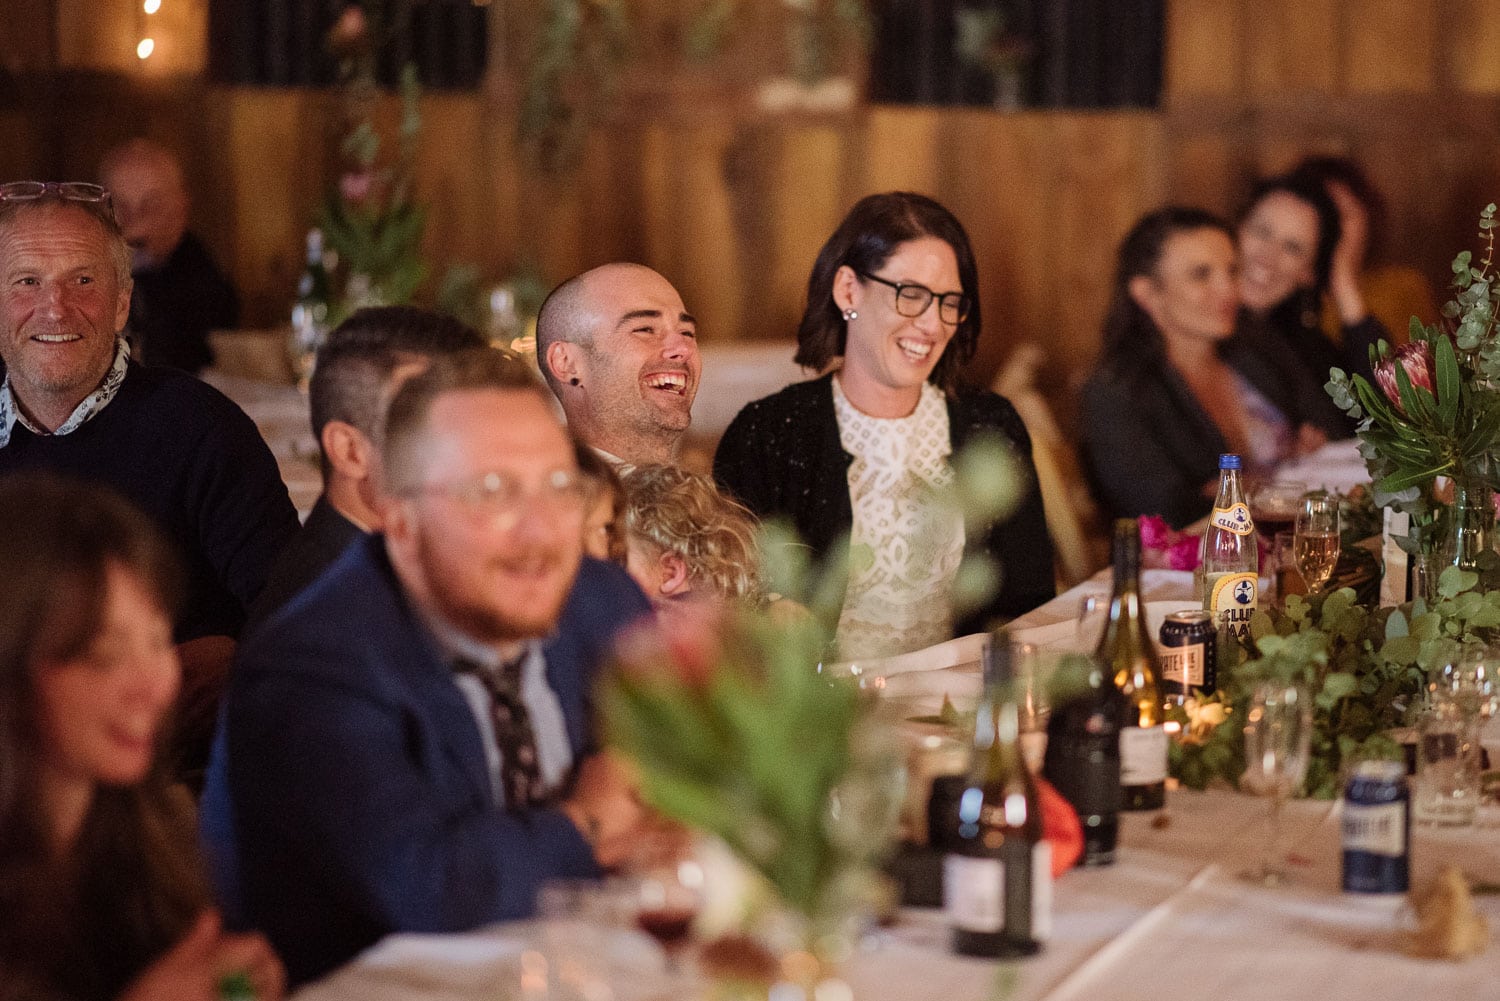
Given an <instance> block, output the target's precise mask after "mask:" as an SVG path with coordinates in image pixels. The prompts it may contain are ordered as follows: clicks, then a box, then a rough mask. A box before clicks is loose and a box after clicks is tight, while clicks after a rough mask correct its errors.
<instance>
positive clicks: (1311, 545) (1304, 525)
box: [1292, 490, 1339, 594]
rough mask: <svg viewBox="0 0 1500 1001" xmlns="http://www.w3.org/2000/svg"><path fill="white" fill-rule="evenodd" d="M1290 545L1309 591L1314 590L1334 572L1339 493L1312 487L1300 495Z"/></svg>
mask: <svg viewBox="0 0 1500 1001" xmlns="http://www.w3.org/2000/svg"><path fill="white" fill-rule="evenodd" d="M1292 546H1293V549H1294V551H1295V552H1296V554H1297V569H1298V570H1300V571H1301V572H1302V579H1303V581H1305V582H1306V583H1307V590H1308V593H1309V594H1317V593H1318V592H1319V591H1321V590H1322V589H1323V586H1324V585H1325V584H1327V583H1328V578H1330V577H1332V576H1333V568H1334V567H1335V566H1337V565H1338V562H1339V495H1338V494H1336V493H1329V492H1327V491H1326V490H1312V491H1309V492H1308V493H1305V494H1303V495H1302V504H1301V506H1300V507H1298V509H1297V530H1296V536H1295V537H1294V539H1293V541H1292Z"/></svg>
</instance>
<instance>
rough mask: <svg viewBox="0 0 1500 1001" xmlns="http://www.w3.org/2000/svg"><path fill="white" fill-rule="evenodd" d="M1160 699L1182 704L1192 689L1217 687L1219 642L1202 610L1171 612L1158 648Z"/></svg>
mask: <svg viewBox="0 0 1500 1001" xmlns="http://www.w3.org/2000/svg"><path fill="white" fill-rule="evenodd" d="M1158 652H1159V665H1160V667H1159V669H1158V671H1157V675H1158V677H1160V679H1161V689H1162V698H1163V699H1165V700H1166V701H1169V702H1182V701H1183V700H1184V699H1186V698H1187V697H1188V696H1190V695H1192V694H1193V692H1194V690H1197V689H1201V690H1203V691H1205V692H1212V691H1214V689H1215V688H1217V687H1218V643H1217V632H1216V630H1215V629H1214V621H1213V616H1212V615H1210V614H1209V613H1208V612H1207V611H1205V610H1203V609H1201V608H1195V609H1187V610H1186V611H1181V612H1172V613H1170V614H1169V615H1168V616H1167V618H1166V621H1164V622H1163V623H1162V624H1161V643H1160V644H1159V646H1158Z"/></svg>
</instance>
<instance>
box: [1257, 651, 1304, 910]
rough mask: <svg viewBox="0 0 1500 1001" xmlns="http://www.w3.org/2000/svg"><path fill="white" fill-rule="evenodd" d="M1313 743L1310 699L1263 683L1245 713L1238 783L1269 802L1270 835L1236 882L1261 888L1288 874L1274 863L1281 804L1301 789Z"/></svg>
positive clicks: (1288, 686)
mask: <svg viewBox="0 0 1500 1001" xmlns="http://www.w3.org/2000/svg"><path fill="white" fill-rule="evenodd" d="M1311 740H1312V700H1311V699H1310V698H1309V697H1308V695H1307V691H1306V690H1305V689H1304V688H1302V686H1300V685H1298V684H1295V683H1293V682H1289V681H1263V682H1261V683H1260V684H1259V685H1257V686H1256V687H1255V693H1254V694H1253V695H1252V696H1251V698H1250V706H1249V709H1248V711H1247V712H1246V714H1245V774H1244V775H1243V776H1242V777H1241V778H1240V785H1241V786H1242V787H1244V788H1246V789H1248V790H1249V791H1250V792H1252V793H1254V794H1256V795H1257V796H1266V797H1269V798H1270V800H1271V812H1270V828H1271V830H1270V835H1269V836H1268V837H1267V839H1266V843H1265V847H1264V851H1263V853H1262V855H1261V862H1260V866H1259V868H1257V869H1251V870H1248V871H1246V872H1242V873H1241V874H1240V878H1241V879H1244V880H1247V881H1249V882H1251V883H1258V884H1260V885H1261V886H1280V885H1281V884H1283V883H1285V882H1286V881H1287V874H1286V873H1285V872H1283V871H1282V870H1281V869H1280V867H1279V866H1278V865H1277V846H1278V844H1279V842H1280V841H1281V804H1282V802H1283V801H1285V800H1286V798H1287V797H1288V796H1290V795H1292V794H1293V793H1295V792H1296V791H1297V790H1298V789H1300V788H1301V787H1302V780H1303V779H1304V778H1305V777H1306V776H1307V761H1308V746H1309V743H1310V742H1311Z"/></svg>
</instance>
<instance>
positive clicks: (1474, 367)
mask: <svg viewBox="0 0 1500 1001" xmlns="http://www.w3.org/2000/svg"><path fill="white" fill-rule="evenodd" d="M1495 212H1496V209H1495V205H1494V204H1490V205H1488V206H1486V207H1485V209H1484V211H1483V212H1482V213H1481V214H1480V217H1479V236H1480V239H1481V240H1482V241H1483V249H1482V251H1481V256H1480V258H1479V259H1478V260H1475V258H1474V255H1473V253H1472V252H1471V251H1467V250H1466V251H1464V252H1462V253H1460V254H1459V255H1458V256H1457V257H1456V258H1454V260H1453V287H1454V289H1455V290H1456V291H1455V294H1454V297H1453V298H1452V299H1451V300H1450V301H1449V302H1448V303H1446V304H1445V305H1444V306H1443V309H1442V318H1441V319H1440V320H1439V322H1437V323H1435V324H1432V325H1425V324H1423V323H1422V322H1421V321H1420V320H1419V319H1417V318H1416V317H1413V318H1412V321H1411V328H1410V330H1411V334H1410V341H1409V342H1408V343H1407V344H1404V345H1401V346H1400V347H1398V348H1393V347H1392V346H1391V345H1389V344H1387V343H1386V342H1385V341H1384V340H1382V341H1381V342H1380V343H1379V345H1378V346H1377V347H1375V348H1373V349H1371V355H1370V360H1371V366H1372V369H1373V374H1374V377H1375V383H1374V384H1373V385H1372V384H1371V382H1370V380H1368V379H1366V378H1365V377H1364V376H1362V375H1359V374H1354V375H1350V374H1348V373H1346V372H1344V371H1343V370H1341V369H1337V368H1336V369H1333V370H1332V371H1331V373H1330V376H1329V380H1328V383H1327V385H1326V387H1325V388H1326V389H1327V391H1328V393H1329V395H1330V396H1332V397H1333V400H1334V403H1336V404H1337V405H1338V406H1339V407H1340V408H1342V409H1343V410H1344V411H1345V412H1346V413H1348V414H1349V416H1350V417H1352V418H1354V419H1355V420H1357V421H1359V429H1358V432H1357V434H1358V437H1359V450H1360V454H1361V456H1363V457H1364V460H1365V464H1366V467H1367V468H1368V469H1369V472H1370V478H1371V480H1372V481H1373V484H1374V487H1373V489H1374V494H1375V503H1376V504H1377V505H1378V506H1380V507H1390V508H1392V509H1394V510H1396V511H1398V512H1403V513H1405V514H1407V515H1408V516H1409V518H1410V525H1409V530H1408V534H1406V535H1405V536H1397V537H1395V541H1396V543H1397V544H1398V545H1399V546H1400V547H1401V548H1402V549H1403V550H1404V551H1405V552H1407V553H1409V554H1411V555H1412V556H1413V557H1414V558H1415V559H1417V561H1418V563H1417V566H1418V567H1419V570H1420V579H1421V580H1422V581H1423V583H1424V587H1425V593H1426V596H1427V597H1433V596H1434V588H1435V586H1436V582H1437V579H1438V577H1439V576H1440V574H1441V573H1442V570H1443V568H1444V567H1446V566H1457V567H1460V568H1462V569H1465V570H1474V571H1477V572H1479V573H1480V574H1481V581H1480V585H1479V586H1481V587H1493V586H1497V585H1500V556H1497V555H1496V554H1495V553H1494V552H1492V550H1491V538H1490V536H1491V529H1492V527H1493V524H1494V507H1493V498H1494V491H1495V486H1496V477H1497V473H1500V466H1497V461H1496V460H1497V446H1500V333H1497V329H1496V314H1497V306H1500V288H1497V285H1496V277H1497V275H1496V271H1495V264H1496V262H1495V255H1494V246H1495V227H1496V218H1495Z"/></svg>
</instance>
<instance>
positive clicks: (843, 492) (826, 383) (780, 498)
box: [714, 375, 1056, 635]
mask: <svg viewBox="0 0 1500 1001" xmlns="http://www.w3.org/2000/svg"><path fill="white" fill-rule="evenodd" d="M832 378H833V377H832V376H831V375H825V376H823V377H821V378H818V379H813V380H811V381H809V382H798V383H793V384H792V385H790V386H788V387H786V388H785V389H783V390H782V391H781V392H779V393H776V394H774V395H772V396H768V397H766V398H765V399H762V400H756V401H755V402H754V403H751V404H748V405H747V406H746V407H745V408H744V409H743V410H741V411H740V412H739V414H738V415H737V416H736V417H735V419H734V420H733V421H732V422H731V423H730V425H729V428H728V429H727V430H726V431H725V432H724V437H723V439H722V440H721V441H720V442H719V448H718V451H717V453H715V455H714V478H715V479H716V480H717V481H718V483H719V486H720V487H721V488H723V489H724V490H726V491H728V492H729V493H730V494H732V495H733V496H734V497H735V498H737V499H738V500H739V501H740V502H741V503H743V504H744V505H745V506H746V507H748V508H749V509H750V510H751V511H753V512H754V513H755V514H756V515H757V516H758V517H760V518H762V519H771V518H777V517H781V518H786V519H789V520H790V521H791V522H792V524H793V526H794V527H795V528H796V529H797V532H798V534H799V535H801V537H802V541H803V542H805V543H807V545H808V546H810V547H811V548H812V550H813V553H814V555H815V556H816V557H822V556H823V555H824V554H825V553H827V552H828V551H829V550H830V549H832V548H834V546H835V545H836V544H839V543H842V542H844V541H846V540H847V539H848V535H849V529H850V526H851V525H852V524H853V522H854V513H853V506H852V504H851V502H850V499H849V478H848V475H849V465H850V463H852V462H853V461H854V457H853V456H852V455H850V454H849V453H848V452H846V451H844V448H843V445H842V444H841V443H840V441H839V426H838V417H837V416H836V415H835V413H834V408H833V387H832V385H831V382H832ZM948 428H949V437H950V439H951V441H952V444H953V450H954V451H955V452H957V451H958V450H959V449H961V448H963V446H964V445H965V444H966V443H967V442H969V441H970V440H972V439H974V438H976V437H978V436H979V435H981V434H982V433H984V432H991V433H993V432H999V433H1000V434H1002V435H1003V436H1004V437H1005V438H1006V439H1008V440H1009V441H1010V443H1011V444H1012V445H1013V446H1014V447H1015V449H1016V453H1017V455H1018V456H1019V457H1020V458H1022V459H1023V460H1024V463H1025V469H1026V472H1027V477H1028V478H1027V483H1026V485H1025V490H1024V492H1023V496H1022V500H1021V504H1020V506H1019V507H1018V508H1017V509H1016V510H1015V511H1014V512H1013V513H1012V514H1011V515H1010V517H1009V518H1006V519H1005V520H1003V521H999V522H996V523H994V524H992V525H991V526H990V527H989V530H988V531H987V532H985V533H984V538H985V542H986V548H987V549H988V551H989V554H990V555H991V556H992V557H994V558H995V560H996V561H997V562H998V563H999V565H1000V571H1001V583H1000V587H999V589H998V590H997V591H996V593H995V594H994V596H993V597H992V598H991V599H990V601H989V603H988V604H987V605H986V606H985V607H983V608H981V609H980V610H978V611H977V612H975V613H973V614H972V615H970V616H969V617H967V618H966V619H965V620H964V621H962V622H960V623H959V624H958V626H957V628H956V630H955V635H964V634H966V633H971V632H977V631H979V630H981V629H985V628H987V627H988V626H989V625H991V624H992V623H993V622H994V621H995V620H997V619H1000V618H1013V617H1015V616H1017V615H1020V614H1021V613H1022V612H1026V611H1029V610H1030V609H1032V608H1035V607H1036V606H1037V605H1039V604H1041V603H1042V602H1044V601H1046V600H1047V599H1049V598H1051V597H1052V596H1053V595H1054V594H1055V593H1056V586H1055V583H1054V577H1053V566H1052V538H1051V536H1050V535H1048V534H1047V521H1046V517H1045V515H1044V513H1043V510H1042V495H1041V491H1040V490H1039V489H1038V487H1037V482H1036V472H1035V469H1034V468H1033V466H1032V462H1031V436H1030V435H1028V434H1027V433H1026V426H1025V425H1024V424H1022V423H1021V418H1020V416H1019V415H1018V414H1017V413H1016V410H1015V408H1014V407H1012V406H1011V405H1010V402H1009V401H1008V400H1006V399H1005V398H1004V397H1002V396H997V395H996V394H994V393H990V392H962V391H961V392H959V393H958V394H956V395H951V396H949V397H948Z"/></svg>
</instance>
